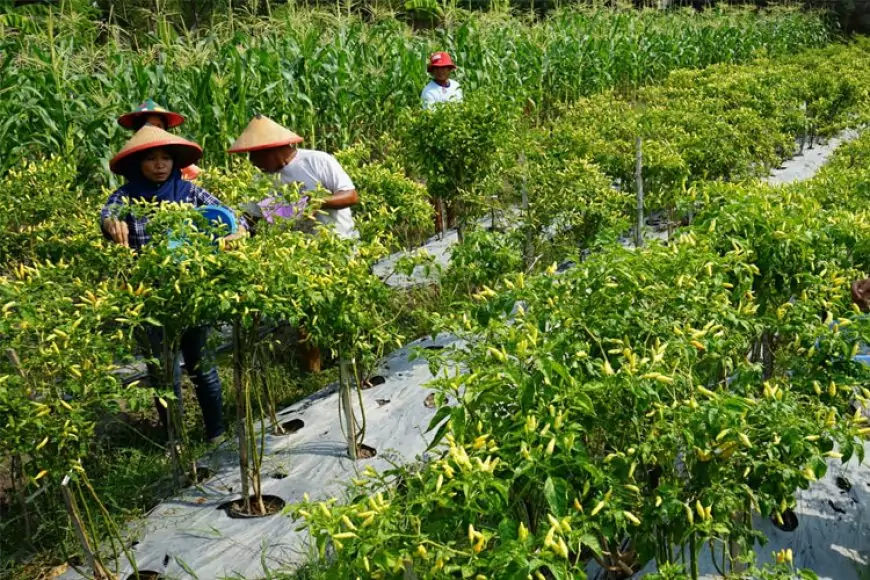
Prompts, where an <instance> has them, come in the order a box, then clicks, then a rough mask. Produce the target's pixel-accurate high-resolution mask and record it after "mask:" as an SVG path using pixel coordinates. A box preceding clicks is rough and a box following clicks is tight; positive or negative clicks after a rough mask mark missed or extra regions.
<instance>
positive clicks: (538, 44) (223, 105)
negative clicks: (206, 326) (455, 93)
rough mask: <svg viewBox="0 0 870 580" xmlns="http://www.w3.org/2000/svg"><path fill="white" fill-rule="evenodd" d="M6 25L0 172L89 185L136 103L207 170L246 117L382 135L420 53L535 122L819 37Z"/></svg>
mask: <svg viewBox="0 0 870 580" xmlns="http://www.w3.org/2000/svg"><path fill="white" fill-rule="evenodd" d="M19 20H20V19H19ZM3 22H4V21H3V20H0V24H2V23H3ZM15 24H16V28H12V27H11V26H8V25H7V26H5V27H2V28H0V39H2V40H0V95H2V99H0V118H2V119H3V121H2V122H0V143H2V146H0V173H5V172H6V171H8V169H9V168H10V167H13V166H15V165H16V164H18V163H19V162H20V161H21V160H22V159H24V158H31V157H34V156H48V155H52V154H63V155H65V156H72V157H73V158H74V159H75V160H76V162H77V163H78V164H79V166H80V169H81V171H82V173H83V174H84V175H86V176H87V178H88V181H89V182H91V183H93V184H99V183H102V182H104V181H105V180H107V179H109V172H108V169H107V168H108V159H109V158H110V156H111V152H112V151H113V150H115V149H116V148H117V147H118V146H119V145H120V144H121V143H122V142H123V140H124V138H125V136H126V133H125V132H124V130H123V129H121V128H120V127H118V126H117V125H116V124H115V122H114V119H115V117H117V116H118V115H119V114H121V113H122V112H125V111H127V110H129V109H130V108H131V107H132V106H134V105H135V104H137V103H138V102H140V101H141V100H142V99H143V98H145V97H153V98H154V99H155V100H157V101H158V102H160V103H161V104H163V105H165V106H167V107H169V108H171V109H173V110H176V111H178V112H180V113H182V114H183V115H185V116H186V117H187V118H188V123H187V124H186V125H185V128H184V132H185V133H186V134H187V136H189V137H191V138H194V139H196V140H198V142H200V143H201V144H202V145H203V146H204V148H205V151H206V154H205V158H204V160H205V163H206V164H207V165H208V164H225V163H226V162H227V156H226V154H225V153H224V150H225V149H226V148H227V146H228V145H229V144H230V143H231V141H232V139H233V137H234V136H235V135H237V134H238V132H239V131H240V130H241V129H242V128H243V127H244V125H245V124H246V123H247V121H248V119H249V118H250V116H251V115H252V114H253V113H256V112H262V113H265V114H268V115H270V116H271V117H273V118H274V119H275V120H276V121H278V122H280V123H283V124H286V125H287V126H289V127H291V128H293V129H294V130H295V131H297V132H298V133H300V134H301V135H303V136H304V137H305V139H306V143H307V146H310V147H316V148H321V149H326V150H337V149H339V148H342V147H345V146H348V145H350V144H352V143H354V142H357V141H361V140H372V139H374V138H376V137H377V136H379V135H381V134H383V133H385V132H391V131H393V130H395V129H396V126H395V125H396V122H397V119H398V118H399V113H400V112H401V111H402V110H407V109H409V108H414V107H416V106H417V101H418V98H419V97H418V95H419V91H420V88H421V87H422V86H423V85H424V84H425V82H426V78H427V77H426V70H425V59H426V56H427V54H428V53H429V52H430V51H432V50H436V49H439V50H442V49H443V50H447V51H449V52H450V53H451V54H453V55H454V58H455V59H457V62H458V63H459V66H460V69H459V71H458V74H457V79H458V80H459V82H460V83H462V85H463V86H464V87H465V88H466V92H486V93H488V94H490V95H491V96H492V97H493V99H494V100H495V101H501V100H504V101H512V102H514V103H521V104H522V105H523V106H524V107H525V108H526V110H527V111H528V112H530V113H532V114H534V115H535V116H547V115H549V114H550V113H551V112H552V111H553V109H554V107H556V106H558V105H559V104H561V103H567V102H571V101H573V100H576V99H577V98H578V97H581V96H584V95H589V94H593V93H596V92H599V91H601V90H604V89H608V88H614V87H615V88H628V87H634V86H637V85H641V84H644V83H648V82H650V81H654V80H656V79H661V78H663V77H664V76H665V75H666V74H667V73H668V72H670V71H671V70H674V69H676V68H680V67H704V66H707V65H710V64H714V63H719V62H742V61H746V60H748V59H751V58H753V57H756V56H759V55H761V54H766V55H769V56H778V55H783V54H788V53H792V52H795V51H799V50H801V49H803V48H808V47H815V46H819V45H822V44H824V43H825V42H827V41H828V40H829V32H828V30H827V29H826V28H825V26H824V24H823V22H822V20H821V19H820V18H819V17H818V16H817V15H813V14H806V13H801V12H799V11H793V10H788V9H781V10H776V11H773V12H770V13H764V14H761V15H759V14H755V13H753V12H751V11H745V10H727V11H713V12H707V13H704V14H702V15H696V14H694V13H692V12H691V11H686V12H669V13H664V12H659V11H640V12H638V11H619V10H616V11H613V10H606V9H588V10H581V11H562V12H558V13H557V14H555V15H554V16H553V17H552V18H550V19H547V20H545V21H542V22H538V23H526V22H524V21H523V20H522V19H518V18H511V17H509V16H506V15H501V14H474V15H465V16H461V17H457V19H456V20H455V21H452V22H449V23H447V24H446V25H445V26H444V27H443V28H442V29H439V30H436V31H429V32H425V33H413V32H412V31H411V30H410V29H409V28H408V27H407V26H406V25H405V24H403V23H401V22H399V21H397V20H395V19H393V18H384V19H380V20H377V21H375V22H372V23H367V22H364V21H363V20H362V19H360V18H357V17H353V16H350V17H347V16H342V17H339V16H336V15H335V14H327V13H315V12H299V13H287V14H286V15H284V16H283V17H281V18H278V17H275V18H272V19H269V20H238V19H236V20H232V19H230V20H229V21H228V22H224V23H222V24H218V25H216V26H215V27H214V28H211V29H209V30H207V31H198V32H194V33H190V34H189V35H182V36H178V35H177V34H175V32H174V31H173V30H171V29H170V28H169V27H163V28H159V29H158V33H157V34H155V35H153V36H152V37H151V38H150V40H151V42H150V44H148V45H147V46H143V45H139V48H138V50H137V49H134V48H132V47H131V46H130V45H129V42H128V38H127V36H126V35H125V34H124V33H123V31H122V30H121V29H119V28H115V27H112V26H108V27H106V26H94V25H93V23H92V22H90V21H88V19H87V17H86V16H85V15H83V14H81V13H76V12H61V13H60V14H58V13H52V14H48V15H46V16H44V17H41V18H38V19H37V18H36V17H34V18H33V19H32V20H29V21H28V22H26V23H23V22H20V21H18V22H16V23H15ZM161 31H162V32H161Z"/></svg>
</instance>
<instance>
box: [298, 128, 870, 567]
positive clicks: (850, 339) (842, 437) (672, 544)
mask: <svg viewBox="0 0 870 580" xmlns="http://www.w3.org/2000/svg"><path fill="white" fill-rule="evenodd" d="M868 161H870V137H867V136H864V137H863V138H861V139H860V140H858V141H856V142H854V143H852V144H850V145H847V146H844V147H843V149H841V150H840V151H839V152H838V153H837V155H836V157H835V159H834V160H833V162H832V163H831V165H830V166H829V167H827V168H826V169H824V170H823V171H822V172H821V174H820V175H819V176H818V177H816V178H815V179H813V180H811V181H809V182H807V183H802V184H797V185H792V186H788V187H784V188H775V187H770V186H766V185H762V184H760V183H758V182H755V181H749V182H746V183H742V184H724V183H718V184H705V185H703V186H701V187H700V188H699V196H701V197H703V198H704V199H705V200H707V204H706V207H705V209H703V210H702V211H701V213H700V214H699V215H698V216H697V218H696V221H695V223H694V225H692V226H691V227H687V228H685V229H681V230H679V231H678V234H677V237H676V238H675V239H674V240H672V241H671V243H669V244H667V245H662V244H659V243H656V244H654V245H652V246H650V247H647V248H643V249H640V250H626V249H623V248H622V247H620V246H611V247H608V248H606V249H603V250H602V251H600V252H598V253H595V254H593V255H592V256H590V257H589V258H588V259H587V260H585V261H583V262H582V263H581V264H579V265H577V266H576V267H574V268H573V269H571V270H569V271H567V272H565V273H563V274H558V273H556V269H555V267H553V268H551V269H549V270H548V271H546V272H542V273H540V274H537V275H531V276H528V275H523V274H512V275H509V276H506V277H505V278H504V279H503V280H502V281H501V282H500V283H499V284H498V285H497V286H496V287H495V289H490V288H488V287H484V288H483V289H482V290H481V291H480V292H479V293H478V294H477V295H476V296H475V299H476V306H474V307H471V308H469V309H468V310H466V311H464V312H458V313H455V314H453V315H450V316H447V317H445V318H443V319H442V324H441V325H440V326H439V329H440V330H443V331H446V332H451V333H453V334H455V335H457V336H459V337H461V338H464V339H466V340H467V343H466V346H465V347H463V348H462V349H458V350H456V351H453V352H449V353H447V354H439V355H435V357H434V358H435V359H436V361H435V362H436V364H437V363H438V359H443V362H450V363H451V366H450V368H454V367H453V366H452V365H454V364H456V363H459V364H461V365H462V367H463V368H465V369H467V370H466V372H465V373H463V374H461V375H458V376H457V375H455V374H454V373H453V372H450V373H444V374H442V375H441V377H440V378H439V379H438V381H437V382H436V385H437V388H438V390H439V391H440V402H441V403H442V404H443V406H442V407H441V408H440V410H439V411H438V413H437V415H436V417H435V418H434V419H433V421H432V426H433V428H435V427H437V431H436V432H437V435H436V437H435V442H433V445H434V443H437V442H440V443H441V446H440V447H437V448H438V449H441V450H443V452H442V453H438V454H437V455H436V457H435V458H434V459H433V460H431V461H429V462H428V463H426V464H424V465H416V466H410V467H402V468H398V469H395V470H392V471H389V472H386V473H383V474H379V475H377V476H369V477H367V478H366V479H367V481H359V482H355V484H354V487H353V489H351V490H350V491H349V493H348V495H347V497H349V498H351V499H350V500H349V501H348V502H347V503H341V502H338V503H333V502H326V503H323V502H320V501H312V502H310V503H306V504H303V505H301V506H299V508H298V509H297V511H296V515H297V517H300V518H302V519H303V520H305V522H306V523H307V526H308V529H309V530H310V531H311V533H312V535H313V536H314V537H315V538H316V540H317V545H318V547H319V548H320V550H321V554H323V551H324V550H325V549H326V548H327V546H331V547H332V549H333V550H334V552H333V553H334V556H333V557H332V558H330V559H329V560H328V563H324V564H323V565H324V567H325V570H324V577H330V574H331V575H333V576H332V577H338V576H340V577H354V576H364V577H372V578H393V577H400V576H401V574H403V573H404V574H407V573H409V572H408V571H409V570H412V571H413V574H414V575H416V576H417V577H419V578H440V577H445V576H450V577H463V578H517V579H520V578H523V579H524V578H527V577H529V576H530V575H531V576H532V577H535V578H582V577H585V571H586V567H587V565H588V563H589V562H590V561H596V562H597V563H598V564H599V565H600V566H602V567H604V568H606V569H608V570H612V571H614V572H629V571H631V570H637V569H638V567H639V566H642V565H643V564H644V562H646V561H647V560H649V559H655V560H656V561H657V563H658V565H659V569H660V570H662V571H663V572H662V575H661V576H660V577H662V578H685V577H686V575H691V576H692V577H697V571H698V557H699V552H700V548H701V547H702V546H704V545H706V544H709V545H711V547H712V548H713V553H714V554H715V555H716V556H715V557H716V558H717V560H718V561H719V562H720V563H721V565H720V568H721V569H722V570H723V571H727V570H735V571H736V570H739V565H738V562H737V561H736V560H732V559H731V558H732V556H734V555H735V554H736V553H738V552H740V551H742V552H743V554H744V555H746V554H747V553H750V552H752V545H753V543H754V541H755V540H756V538H757V536H758V532H757V531H755V530H753V526H752V517H753V516H762V517H772V518H773V519H774V520H776V521H781V518H782V516H783V514H785V513H787V511H788V510H789V509H790V508H792V507H794V501H795V500H794V497H795V496H794V494H795V491H796V490H798V489H805V488H807V487H808V486H810V485H812V482H813V481H814V480H816V479H817V478H819V477H821V476H822V475H823V474H824V473H825V471H826V469H828V466H829V465H831V464H832V462H833V461H837V462H838V461H839V460H842V461H847V460H848V459H849V458H850V457H852V456H853V455H857V456H858V457H859V458H860V459H863V452H864V448H863V438H864V436H866V434H867V433H868V432H870V429H868V427H867V423H866V418H865V417H863V416H862V415H861V413H860V412H857V411H854V407H853V404H857V403H861V404H866V403H867V397H868V395H870V392H868V391H867V390H866V389H864V388H862V385H864V384H866V377H867V371H866V370H865V368H864V367H863V366H862V365H861V364H858V363H856V362H854V361H853V360H852V356H854V355H855V353H856V352H857V351H858V350H859V348H860V344H859V343H861V342H866V341H867V339H868V337H870V325H868V321H867V319H866V318H864V317H860V316H856V311H855V310H854V309H855V307H854V306H853V305H851V300H850V290H849V288H850V281H852V280H854V279H857V278H861V277H864V276H865V275H866V272H867V271H868V267H870V264H868V263H867V258H866V255H867V253H866V251H864V250H863V249H864V248H866V247H867V246H866V245H867V243H868V242H870V228H868V224H870V213H868V212H867V209H866V207H867V184H868V179H870V175H868V171H867V165H868ZM448 400H449V401H451V402H452V403H453V404H452V405H448V404H447V402H448ZM457 402H458V404H457ZM399 481H400V482H401V485H398V486H397V485H396V483H397V482H399ZM681 547H685V549H684V550H680V548H681ZM780 563H781V565H782V566H781V568H780V570H779V572H778V573H779V574H783V573H784V574H785V576H776V577H790V576H788V574H789V573H791V571H793V569H792V568H791V564H790V561H789V556H788V555H786V554H782V555H780ZM665 571H667V572H665ZM770 573H775V572H773V571H770Z"/></svg>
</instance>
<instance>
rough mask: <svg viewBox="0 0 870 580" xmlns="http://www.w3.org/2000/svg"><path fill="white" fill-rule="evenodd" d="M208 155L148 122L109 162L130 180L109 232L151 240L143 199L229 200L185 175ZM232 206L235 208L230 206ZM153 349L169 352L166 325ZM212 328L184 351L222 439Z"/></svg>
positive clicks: (120, 239) (208, 421) (209, 433)
mask: <svg viewBox="0 0 870 580" xmlns="http://www.w3.org/2000/svg"><path fill="white" fill-rule="evenodd" d="M201 156H202V148H201V147H200V146H199V145H197V144H196V143H193V142H192V141H188V140H186V139H182V138H181V137H178V136H176V135H172V134H170V133H167V132H166V131H164V130H163V129H158V128H157V127H154V126H153V125H144V126H143V127H142V128H141V129H139V131H137V132H136V134H135V135H133V137H132V138H131V139H130V140H129V141H128V142H127V144H126V145H124V147H123V148H122V149H121V151H120V152H118V154H117V155H115V157H114V158H113V159H112V160H111V161H110V162H109V168H110V169H111V170H112V171H113V172H114V173H117V174H119V175H122V176H124V178H125V179H126V182H125V184H124V185H123V186H122V187H121V188H119V189H118V190H117V191H115V192H114V193H112V194H111V195H110V196H109V199H108V201H107V202H106V205H105V206H104V207H103V210H102V212H101V223H102V228H103V234H104V235H105V236H106V237H108V238H109V239H111V240H113V241H114V242H116V243H118V244H121V245H123V246H126V247H129V248H131V249H132V250H134V251H138V250H140V249H141V248H142V247H143V246H145V245H146V244H148V243H149V242H150V241H151V236H150V233H149V231H148V228H147V225H148V217H147V216H143V215H138V216H136V215H133V214H132V213H131V212H129V211H125V210H126V209H129V206H131V205H132V204H134V203H136V202H137V201H147V202H156V203H187V204H191V205H193V206H195V207H202V206H219V207H224V206H223V204H222V203H221V202H220V201H219V200H218V199H217V198H216V197H214V196H213V195H211V194H210V193H209V192H207V191H206V190H204V189H203V188H201V187H199V186H197V185H195V184H193V183H191V182H189V181H185V180H183V179H182V178H181V170H182V169H183V168H185V167H188V166H189V165H190V164H191V163H193V162H195V161H197V160H199V158H200V157H201ZM226 211H229V210H226ZM246 227H247V224H246V222H244V220H242V223H241V225H240V226H239V231H238V232H237V233H236V234H233V235H231V236H227V238H225V239H234V238H239V237H242V236H244V235H245V232H246ZM146 334H147V338H148V340H147V342H148V348H149V349H150V350H151V352H152V355H153V356H154V357H155V358H157V359H159V358H160V357H161V356H162V354H163V340H164V336H163V329H162V328H160V327H157V326H151V327H148V328H147V329H146ZM207 337H208V328H206V327H200V328H191V329H188V330H187V331H185V332H184V334H183V335H182V336H181V354H182V356H183V357H184V364H185V367H186V368H187V372H188V374H189V375H190V378H191V382H193V384H194V386H195V387H196V397H197V399H198V401H199V406H200V408H201V409H202V414H203V419H204V421H205V429H206V437H207V438H208V439H209V441H212V442H216V441H219V440H220V438H221V436H222V435H223V433H224V430H225V427H224V422H223V416H222V401H221V399H222V396H221V382H220V378H219V377H218V374H217V369H216V368H215V366H214V364H213V363H211V362H209V361H210V360H212V357H211V356H209V353H208V351H207V348H206V343H207ZM148 375H149V380H150V382H151V384H152V386H156V385H158V384H160V378H159V377H160V376H161V374H160V369H159V367H157V366H154V365H149V366H148ZM173 387H174V389H175V394H176V396H177V399H178V401H181V367H180V365H179V364H178V361H176V366H175V380H174V385H173ZM157 412H158V414H159V415H160V419H161V421H162V423H163V425H164V426H165V425H166V424H167V418H166V409H165V408H164V407H163V406H162V405H160V404H159V403H158V404H157Z"/></svg>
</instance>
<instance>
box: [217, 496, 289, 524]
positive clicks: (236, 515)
mask: <svg viewBox="0 0 870 580" xmlns="http://www.w3.org/2000/svg"><path fill="white" fill-rule="evenodd" d="M285 504H286V502H285V501H284V500H283V499H281V498H280V497H278V496H277V495H264V496H263V507H265V508H266V513H252V514H249V513H245V502H243V501H242V498H239V499H234V500H233V501H228V502H226V503H223V504H221V505H219V506H218V509H219V510H221V511H224V512H226V514H227V515H228V516H229V517H231V518H233V519H241V520H244V519H249V518H263V517H266V516H273V515H275V514H277V513H278V512H280V511H281V510H282V509H284V505H285ZM251 509H252V510H254V511H257V502H255V501H254V498H253V496H252V497H251Z"/></svg>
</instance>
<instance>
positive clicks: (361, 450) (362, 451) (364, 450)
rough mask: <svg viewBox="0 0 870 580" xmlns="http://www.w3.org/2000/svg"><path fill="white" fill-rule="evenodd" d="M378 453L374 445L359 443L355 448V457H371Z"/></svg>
mask: <svg viewBox="0 0 870 580" xmlns="http://www.w3.org/2000/svg"><path fill="white" fill-rule="evenodd" d="M377 454H378V450H377V449H375V448H374V447H369V446H368V445H366V444H365V443H360V444H359V446H358V447H357V449H356V458H357V459H371V458H372V457H374V456H375V455H377Z"/></svg>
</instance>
